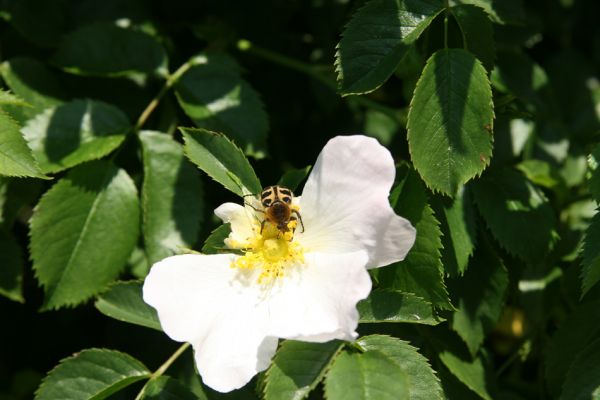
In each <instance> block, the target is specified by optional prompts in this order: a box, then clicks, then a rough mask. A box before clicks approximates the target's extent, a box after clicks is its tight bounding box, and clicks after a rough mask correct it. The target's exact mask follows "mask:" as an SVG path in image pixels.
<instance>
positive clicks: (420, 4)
mask: <svg viewBox="0 0 600 400" xmlns="http://www.w3.org/2000/svg"><path fill="white" fill-rule="evenodd" d="M442 9H443V6H442V3H441V2H440V1H436V0H371V1H369V2H368V3H366V5H365V6H364V7H362V8H361V9H360V10H359V11H358V12H357V13H356V14H355V15H354V16H353V17H352V19H351V20H350V22H349V23H348V25H347V26H346V28H345V29H344V31H343V33H342V40H341V41H340V43H339V44H338V47H337V53H336V61H335V63H336V69H337V73H338V82H339V85H340V92H341V93H342V94H344V95H349V94H361V93H368V92H371V91H373V90H375V89H377V88H378V87H379V86H380V85H381V84H383V83H384V82H385V81H386V80H387V79H388V78H389V77H390V75H392V73H393V72H394V70H395V69H396V67H397V66H398V64H399V63H400V61H401V60H402V58H403V57H404V56H405V55H406V54H407V53H408V51H409V49H410V45H411V44H412V43H414V42H415V41H416V40H417V39H418V38H419V36H420V35H421V33H423V31H424V30H425V29H426V28H427V27H428V26H429V24H430V23H431V21H433V19H434V18H435V17H436V15H438V14H439V13H440V12H441V11H442Z"/></svg>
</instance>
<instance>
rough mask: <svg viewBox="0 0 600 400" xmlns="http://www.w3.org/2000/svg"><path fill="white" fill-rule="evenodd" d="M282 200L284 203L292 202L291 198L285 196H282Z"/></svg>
mask: <svg viewBox="0 0 600 400" xmlns="http://www.w3.org/2000/svg"><path fill="white" fill-rule="evenodd" d="M282 200H283V202H284V203H286V204H290V203H291V202H292V198H291V197H287V196H284V197H282Z"/></svg>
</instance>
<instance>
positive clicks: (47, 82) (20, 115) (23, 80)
mask: <svg viewBox="0 0 600 400" xmlns="http://www.w3.org/2000/svg"><path fill="white" fill-rule="evenodd" d="M0 72H1V73H2V78H3V79H4V82H6V84H7V85H8V87H9V88H10V90H11V91H12V92H13V93H14V94H16V95H17V96H19V97H20V98H22V99H23V100H25V101H26V102H27V103H28V104H31V105H32V106H33V107H26V108H23V107H20V106H18V107H17V108H15V107H13V108H10V106H4V107H3V108H4V109H6V110H7V111H8V112H9V113H10V114H11V115H13V116H14V117H15V118H16V119H17V120H18V121H19V122H21V123H24V122H25V121H26V120H28V119H29V118H31V117H33V116H34V115H36V114H37V113H39V112H40V111H42V110H44V109H46V108H48V107H54V106H57V105H59V104H62V102H63V98H64V90H63V89H62V88H61V86H60V84H59V82H58V79H57V78H56V75H55V74H54V73H53V72H52V71H51V70H50V69H49V68H47V67H46V66H45V65H44V64H42V63H41V62H39V61H37V60H35V59H33V58H27V57H16V58H11V59H9V60H8V61H5V62H4V63H3V64H2V66H1V68H0Z"/></svg>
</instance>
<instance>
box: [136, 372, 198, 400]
mask: <svg viewBox="0 0 600 400" xmlns="http://www.w3.org/2000/svg"><path fill="white" fill-rule="evenodd" d="M142 399H145V400H200V399H202V400H205V399H206V396H204V397H198V396H197V395H196V394H194V393H193V392H192V391H190V390H189V389H188V388H187V387H185V386H184V385H183V384H182V383H180V382H179V381H177V380H175V379H173V378H171V377H168V376H160V377H158V378H157V379H152V380H151V381H150V383H148V385H147V386H146V389H145V390H144V396H143V397H142Z"/></svg>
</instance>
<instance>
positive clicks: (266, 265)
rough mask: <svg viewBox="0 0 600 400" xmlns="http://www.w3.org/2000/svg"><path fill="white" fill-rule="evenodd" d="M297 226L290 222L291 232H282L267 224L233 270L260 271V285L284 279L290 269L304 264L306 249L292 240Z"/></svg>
mask: <svg viewBox="0 0 600 400" xmlns="http://www.w3.org/2000/svg"><path fill="white" fill-rule="evenodd" d="M296 225H297V221H290V223H289V224H288V229H289V231H287V232H280V231H279V230H277V228H276V227H274V226H272V225H270V224H265V227H264V229H263V232H262V234H261V233H257V236H256V238H255V240H253V241H251V242H252V245H251V246H250V247H247V248H245V249H244V250H243V252H244V255H242V256H240V257H237V258H236V259H235V260H234V261H233V262H232V263H231V268H238V269H246V270H247V269H258V270H260V274H259V275H258V279H257V281H258V283H259V284H268V283H270V282H273V281H274V280H276V279H278V278H282V277H284V276H285V274H286V269H288V268H289V267H291V266H293V265H302V264H304V249H303V248H302V247H301V246H300V245H299V244H298V243H296V242H293V240H292V239H293V235H294V233H293V232H294V229H295V227H296Z"/></svg>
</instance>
